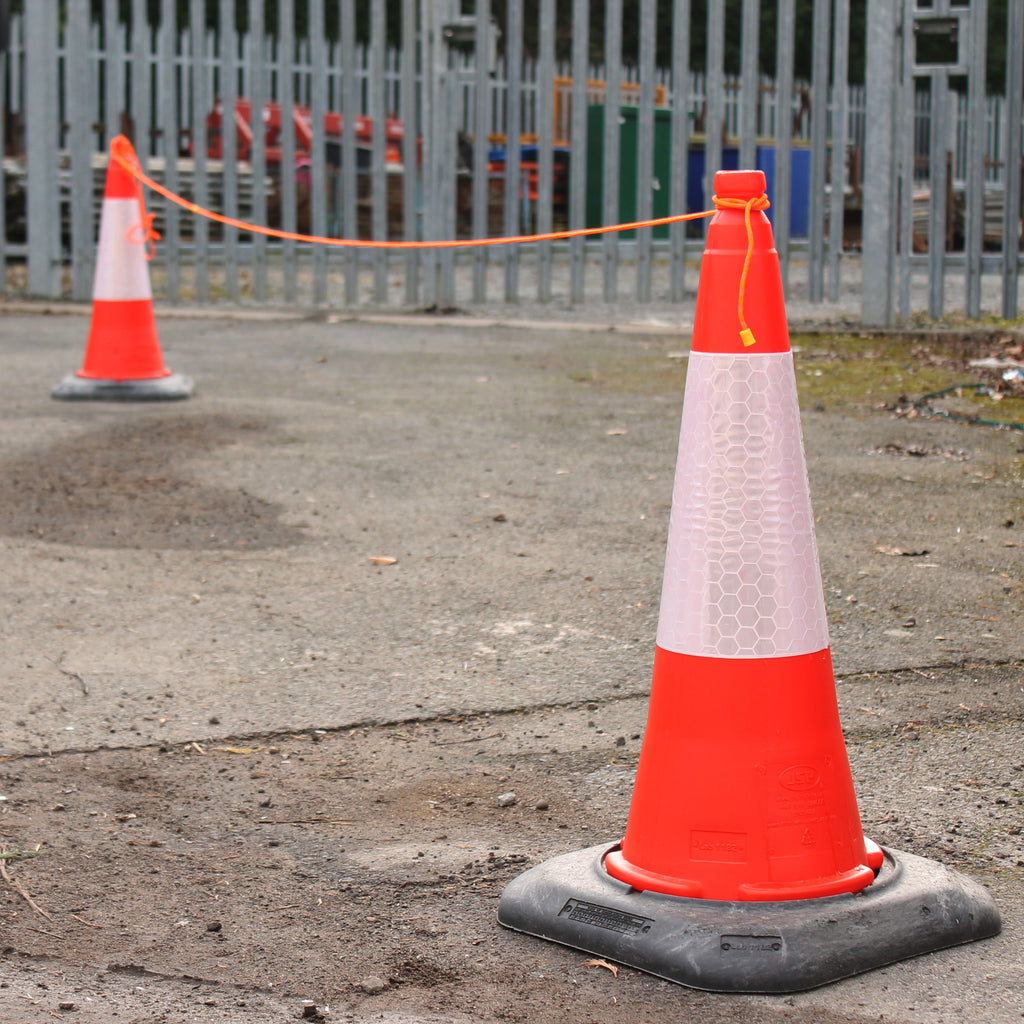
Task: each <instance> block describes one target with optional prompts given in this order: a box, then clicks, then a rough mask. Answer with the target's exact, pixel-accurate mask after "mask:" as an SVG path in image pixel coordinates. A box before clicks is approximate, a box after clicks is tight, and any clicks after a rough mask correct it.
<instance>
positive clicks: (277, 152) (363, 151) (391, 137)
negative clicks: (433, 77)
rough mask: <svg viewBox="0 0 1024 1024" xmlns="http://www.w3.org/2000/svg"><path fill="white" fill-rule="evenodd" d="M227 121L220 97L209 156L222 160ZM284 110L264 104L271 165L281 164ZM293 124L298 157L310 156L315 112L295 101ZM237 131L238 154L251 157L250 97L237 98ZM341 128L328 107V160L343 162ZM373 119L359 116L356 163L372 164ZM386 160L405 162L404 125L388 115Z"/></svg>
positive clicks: (209, 124) (209, 126) (212, 117)
mask: <svg viewBox="0 0 1024 1024" xmlns="http://www.w3.org/2000/svg"><path fill="white" fill-rule="evenodd" d="M223 120H224V104H223V103H222V102H221V100H219V99H218V100H217V103H216V105H215V106H214V108H213V110H212V111H211V112H210V114H209V115H208V116H207V118H206V130H207V139H208V142H207V149H206V153H207V156H208V157H210V158H211V159H214V160H219V159H221V158H223V156H224V145H223V134H222V126H223ZM282 120H283V115H282V110H281V104H280V103H265V104H264V105H263V125H264V131H265V133H266V134H265V136H264V139H265V146H266V159H267V164H268V165H269V166H275V165H278V164H280V163H281V132H282V127H283V125H282ZM292 123H293V125H294V131H295V150H296V152H295V156H296V160H302V159H308V157H309V153H310V150H311V148H312V144H313V114H312V111H310V109H309V108H308V107H303V106H300V105H299V104H298V103H296V104H295V105H294V107H293V109H292ZM235 131H236V138H237V143H236V145H237V154H238V159H239V160H249V159H250V158H251V156H252V139H253V129H252V103H251V101H250V100H248V99H237V100H236V101H235ZM341 131H342V116H341V114H340V113H338V112H337V111H336V110H329V111H327V113H326V114H325V115H324V132H325V136H326V140H327V161H328V163H333V164H340V163H341ZM373 131H374V128H373V121H372V119H371V118H369V117H366V116H364V115H362V114H359V115H357V116H356V119H355V134H356V146H357V148H358V150H359V151H360V152H359V153H358V156H357V163H358V165H359V166H360V167H364V166H368V165H369V153H370V148H371V146H372V145H373ZM384 133H385V136H384V137H385V160H386V162H387V163H389V164H400V163H402V140H403V139H404V138H405V125H404V124H403V123H402V122H401V121H399V120H398V119H397V118H394V117H389V118H387V119H386V121H385V123H384Z"/></svg>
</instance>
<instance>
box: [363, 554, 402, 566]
mask: <svg viewBox="0 0 1024 1024" xmlns="http://www.w3.org/2000/svg"><path fill="white" fill-rule="evenodd" d="M370 561H371V562H373V564H374V565H394V564H395V563H396V562H397V561H398V559H397V558H392V557H391V556H390V555H371V556H370Z"/></svg>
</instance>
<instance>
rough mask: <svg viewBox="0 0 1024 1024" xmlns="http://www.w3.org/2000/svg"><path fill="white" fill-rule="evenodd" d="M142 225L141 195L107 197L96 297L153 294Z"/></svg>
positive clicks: (118, 298) (120, 298)
mask: <svg viewBox="0 0 1024 1024" xmlns="http://www.w3.org/2000/svg"><path fill="white" fill-rule="evenodd" d="M141 228H142V211H141V210H140V208H139V201H138V200H137V199H104V200H103V210H102V212H101V214H100V243H99V246H98V247H97V250H96V278H95V281H94V283H93V289H92V297H93V298H94V299H104V300H107V301H114V302H118V301H123V300H126V299H129V300H130V299H152V298H153V293H152V291H151V290H150V287H149V267H148V266H147V265H146V250H145V247H144V246H142V245H140V244H139V239H141V237H142V230H141ZM133 239H134V241H133Z"/></svg>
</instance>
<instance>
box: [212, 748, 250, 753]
mask: <svg viewBox="0 0 1024 1024" xmlns="http://www.w3.org/2000/svg"><path fill="white" fill-rule="evenodd" d="M211 749H212V750H219V751H220V752H221V753H222V754H258V753H259V752H260V751H261V750H262V749H263V748H262V747H211Z"/></svg>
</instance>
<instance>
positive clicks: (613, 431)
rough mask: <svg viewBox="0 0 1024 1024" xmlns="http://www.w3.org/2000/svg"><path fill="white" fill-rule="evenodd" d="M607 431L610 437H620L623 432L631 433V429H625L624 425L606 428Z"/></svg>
mask: <svg viewBox="0 0 1024 1024" xmlns="http://www.w3.org/2000/svg"><path fill="white" fill-rule="evenodd" d="M605 433H606V434H607V435H608V436H609V437H619V436H621V435H622V434H628V433H629V431H628V430H625V429H623V428H622V427H613V428H612V429H611V430H606V431H605Z"/></svg>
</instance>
